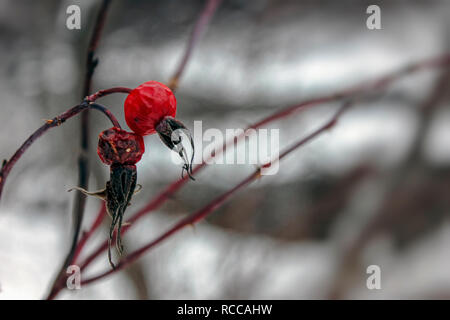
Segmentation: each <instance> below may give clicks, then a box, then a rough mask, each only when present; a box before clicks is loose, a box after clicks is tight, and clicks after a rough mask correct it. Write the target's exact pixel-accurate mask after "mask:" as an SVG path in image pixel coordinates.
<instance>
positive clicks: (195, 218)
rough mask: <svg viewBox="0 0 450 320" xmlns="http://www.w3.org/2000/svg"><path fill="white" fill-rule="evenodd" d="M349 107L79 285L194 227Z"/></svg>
mask: <svg viewBox="0 0 450 320" xmlns="http://www.w3.org/2000/svg"><path fill="white" fill-rule="evenodd" d="M350 105H351V102H349V103H346V104H344V105H343V106H342V107H341V108H340V109H339V110H338V112H336V114H335V115H334V116H333V117H332V118H331V119H330V120H329V121H328V122H327V123H326V124H324V125H323V126H321V127H320V128H318V129H316V130H315V131H314V132H312V133H311V134H309V135H308V136H306V137H305V138H303V139H301V140H299V141H297V142H296V143H294V144H293V145H291V146H290V147H288V148H287V149H285V150H284V151H283V152H282V153H281V154H280V156H279V157H278V159H274V160H272V161H269V162H267V163H265V164H263V165H262V166H260V167H258V168H257V169H256V170H255V171H254V172H253V173H252V174H250V175H249V176H248V177H247V178H245V179H244V180H242V181H241V182H240V183H238V184H237V185H236V186H235V187H233V188H232V189H230V190H228V191H227V192H225V193H223V194H222V195H220V196H219V197H217V198H216V199H214V200H213V201H211V202H210V203H209V204H207V205H206V206H205V207H203V208H202V209H200V210H198V211H197V212H194V213H193V214H191V215H189V216H187V217H185V218H183V219H181V220H180V221H179V222H178V223H177V224H175V225H174V226H173V227H172V228H170V229H169V230H167V231H166V232H165V233H163V234H162V235H160V236H159V237H158V238H156V239H155V240H153V241H151V242H149V243H148V244H146V245H144V246H143V247H141V248H139V249H137V250H135V251H134V252H132V253H130V254H129V255H127V257H125V258H124V259H123V260H122V261H121V262H120V263H119V264H118V265H117V266H116V268H115V269H111V270H108V271H106V272H103V273H101V274H99V275H97V276H94V277H92V278H88V279H86V280H83V281H81V284H82V285H83V284H88V283H91V282H93V281H96V280H99V279H102V278H104V277H106V276H108V275H110V274H113V273H115V272H117V271H119V270H121V269H123V268H125V267H127V266H128V265H130V264H131V263H133V262H134V261H136V260H137V259H139V258H140V257H141V256H142V255H143V254H145V253H146V252H147V251H148V250H149V249H151V248H153V247H154V246H156V245H157V244H159V243H161V242H162V241H163V240H165V239H167V238H168V237H170V236H171V235H173V234H174V233H176V232H178V231H180V230H181V229H183V228H184V227H186V226H189V225H194V224H195V223H197V222H199V221H201V220H203V219H204V218H206V217H207V216H208V215H209V214H211V213H212V212H214V211H215V210H216V209H217V208H219V207H220V206H221V205H222V204H223V203H224V202H225V201H226V200H228V199H229V198H230V197H231V196H232V195H234V194H235V193H236V192H237V191H239V190H240V189H243V188H244V187H246V186H247V185H249V184H250V183H251V182H253V181H255V180H256V179H258V178H261V177H262V175H261V169H262V168H268V167H270V166H271V165H272V164H273V163H274V162H275V161H280V160H282V159H283V158H285V157H286V156H287V155H289V154H290V153H291V152H293V151H295V150H296V149H298V148H299V147H300V146H302V145H304V144H306V143H307V142H309V141H311V140H312V139H313V138H315V137H316V136H318V135H319V134H321V133H323V132H325V131H327V130H329V129H331V128H332V127H334V126H335V125H336V123H337V120H338V119H339V117H340V116H341V115H342V114H343V113H344V112H345V110H347V109H348V108H349V107H350Z"/></svg>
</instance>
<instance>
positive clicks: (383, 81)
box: [49, 54, 450, 298]
mask: <svg viewBox="0 0 450 320" xmlns="http://www.w3.org/2000/svg"><path fill="white" fill-rule="evenodd" d="M449 65H450V54H445V55H442V56H439V57H436V58H432V59H428V60H424V61H421V62H418V63H415V64H412V65H410V66H409V67H406V68H404V69H400V70H397V71H395V72H393V73H390V74H388V75H386V76H383V77H380V78H378V79H376V80H374V81H371V82H367V83H362V84H360V85H357V86H355V87H352V88H350V89H347V90H343V91H340V92H337V93H335V94H332V95H328V96H324V97H320V98H316V99H311V100H307V101H304V102H302V103H300V104H297V105H294V106H292V107H289V108H286V109H283V110H281V111H278V112H275V113H274V114H272V115H271V116H269V117H267V118H265V119H263V120H261V121H259V122H257V123H255V124H253V125H251V126H250V127H248V128H247V129H252V128H253V129H256V128H258V127H261V126H263V125H266V124H268V123H270V122H273V121H275V120H279V119H282V118H285V117H287V116H288V115H291V114H293V113H295V112H297V111H299V110H302V109H305V108H307V107H312V106H316V105H319V104H323V103H328V102H334V101H339V100H341V99H344V98H350V97H352V96H355V95H360V94H365V93H368V92H370V91H375V90H381V89H384V88H386V87H388V86H389V85H390V84H391V83H392V82H394V81H396V80H398V79H400V78H402V77H404V76H407V75H409V74H412V73H414V72H418V71H421V70H425V69H432V68H438V67H448V66H449ZM332 121H333V120H332ZM328 125H329V124H328ZM243 136H244V135H241V136H239V137H237V139H236V140H237V141H238V140H240V139H242V137H243ZM234 143H236V142H235V140H234V139H233V140H231V141H227V142H225V143H224V149H223V150H224V151H225V150H226V148H227V147H230V146H231V145H233V144H234ZM218 154H219V153H217V154H215V155H214V156H212V158H213V157H215V156H217V155H218ZM210 158H211V157H210ZM205 165H206V162H205V161H203V162H202V163H201V164H200V165H198V166H196V167H195V168H194V170H193V173H194V174H195V173H197V172H198V171H200V170H201V169H202V168H204V167H205ZM186 181H187V177H185V178H182V179H179V180H177V181H175V182H173V183H172V184H170V185H169V186H168V187H167V188H165V189H164V190H163V191H162V192H161V193H160V194H159V195H157V196H156V197H155V198H154V199H153V200H152V201H150V202H149V203H148V204H147V205H146V206H145V207H143V208H142V209H141V210H139V211H138V212H137V213H136V214H135V215H134V216H133V217H132V218H131V219H130V220H129V221H130V222H131V223H133V222H135V221H137V220H138V219H139V218H141V217H142V216H144V215H145V214H146V213H148V212H150V211H152V210H155V209H156V208H158V207H159V206H160V205H161V204H162V203H164V201H165V200H167V199H168V198H169V197H170V196H172V194H174V193H175V192H176V191H178V190H179V189H180V188H181V187H182V186H183V185H184V184H185V183H186ZM129 227H130V226H125V227H124V228H123V229H122V234H123V233H125V232H126V231H127V230H128V229H129ZM172 233H173V232H172ZM172 233H170V234H167V233H166V235H165V236H164V238H163V239H160V238H158V239H160V240H159V241H162V240H164V239H165V238H166V237H168V236H170V235H171V234H172ZM158 239H156V240H155V242H156V241H158ZM156 244H157V243H154V244H153V245H156ZM107 247H108V244H107V242H104V243H103V244H102V245H100V246H99V247H98V248H97V249H96V250H95V251H94V252H93V253H92V254H90V255H89V256H88V257H87V258H86V259H85V260H84V261H83V262H82V263H81V265H80V268H81V269H82V270H84V269H85V268H86V267H87V266H88V265H89V264H90V263H91V262H92V261H93V260H94V259H95V258H96V257H97V256H99V255H100V254H101V253H102V252H104V251H105V250H106V249H107ZM129 257H130V255H129V256H128V258H129ZM88 280H89V282H92V281H94V280H95V279H94V278H91V279H88ZM62 283H63V282H61V283H60V284H59V285H58V286H57V287H54V290H53V291H54V294H53V295H52V296H50V297H49V298H54V297H55V296H56V295H57V293H58V292H59V291H60V290H62V289H63V284H62ZM55 285H56V284H55Z"/></svg>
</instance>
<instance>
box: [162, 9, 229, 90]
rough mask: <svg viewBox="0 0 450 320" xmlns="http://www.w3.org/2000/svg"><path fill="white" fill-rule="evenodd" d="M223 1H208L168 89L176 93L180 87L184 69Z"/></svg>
mask: <svg viewBox="0 0 450 320" xmlns="http://www.w3.org/2000/svg"><path fill="white" fill-rule="evenodd" d="M221 1H222V0H207V2H206V5H205V8H204V9H203V11H202V12H201V14H200V16H199V18H198V20H197V22H196V23H195V26H194V30H193V31H192V33H191V36H190V38H189V41H188V43H187V46H186V50H185V52H184V54H183V58H182V59H181V62H180V64H179V65H178V68H177V69H176V71H175V73H174V74H173V76H172V78H171V79H170V80H169V84H168V87H169V88H171V89H172V90H173V91H175V90H176V89H177V87H178V82H179V81H180V78H181V75H182V74H183V71H184V69H185V68H186V65H187V63H188V61H189V58H190V57H191V55H192V52H193V51H194V47H195V45H196V44H197V43H198V41H199V40H200V38H201V37H202V35H203V34H204V32H205V30H206V27H207V26H208V24H209V22H210V21H211V18H212V17H213V15H214V13H215V12H216V10H217V8H218V6H219V5H220V2H221Z"/></svg>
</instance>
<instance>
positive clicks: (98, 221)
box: [72, 202, 106, 263]
mask: <svg viewBox="0 0 450 320" xmlns="http://www.w3.org/2000/svg"><path fill="white" fill-rule="evenodd" d="M105 216H106V206H105V203H104V202H102V206H101V207H100V210H99V212H98V214H97V217H96V218H95V220H94V222H93V223H92V226H91V227H90V228H89V230H88V231H86V232H84V233H83V234H82V236H81V238H80V241H79V242H78V245H77V248H76V250H75V253H74V255H73V258H72V263H76V261H77V260H78V257H79V256H80V253H81V251H83V248H84V246H85V245H86V243H87V241H88V240H89V238H90V237H91V236H92V234H93V233H94V232H95V230H97V229H98V228H99V227H100V225H101V224H102V221H103V219H104V218H105Z"/></svg>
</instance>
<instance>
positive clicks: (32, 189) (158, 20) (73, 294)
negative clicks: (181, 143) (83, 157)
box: [0, 0, 450, 299]
mask: <svg viewBox="0 0 450 320" xmlns="http://www.w3.org/2000/svg"><path fill="white" fill-rule="evenodd" d="M72 4H76V5H79V6H80V8H81V30H68V29H67V28H66V19H67V16H68V15H67V14H66V9H67V7H68V6H69V5H72ZM204 4H205V1H200V0H198V1H197V0H195V1H194V0H191V1H182V0H169V1H156V0H154V1H143V0H141V1H136V0H135V1H130V0H129V1H113V2H112V5H111V7H110V11H109V14H108V18H107V22H106V25H105V30H104V36H103V37H102V39H101V41H100V45H99V49H98V51H97V57H98V58H99V60H100V63H99V65H98V68H97V70H96V73H95V75H94V82H93V90H94V91H96V90H99V89H104V88H109V87H114V86H126V87H131V88H134V87H136V86H138V85H139V84H141V83H143V82H145V81H148V80H157V81H161V82H165V83H166V82H167V81H168V80H169V78H170V76H171V75H172V74H173V72H174V71H175V69H176V67H177V64H178V62H179V61H180V59H181V57H182V54H183V52H184V49H185V46H186V43H187V40H188V38H189V35H190V32H191V31H192V28H193V25H194V23H195V21H196V19H197V17H198V15H199V13H200V12H201V10H202V8H203V6H204ZM371 4H377V5H379V6H380V8H381V26H382V29H381V30H369V29H368V28H367V27H366V19H367V18H368V17H369V15H368V14H367V13H366V8H367V7H368V6H369V5H371ZM98 5H99V1H75V0H70V1H13V0H2V1H0V43H1V47H2V50H0V61H1V63H0V94H1V98H2V99H1V101H2V102H1V108H0V159H4V158H5V159H7V158H10V156H11V155H12V154H13V153H14V151H15V150H16V149H17V147H18V146H19V145H20V144H21V143H22V142H23V141H24V140H25V139H26V138H27V137H28V136H29V135H30V134H31V133H32V132H33V131H34V130H35V129H36V128H38V127H39V126H40V125H41V124H42V123H43V119H48V118H52V117H54V116H56V115H57V114H59V113H61V112H63V111H64V110H66V109H68V108H69V107H71V106H73V105H75V104H77V103H79V102H80V96H81V90H82V89H81V84H82V79H83V76H84V70H85V67H84V64H85V51H86V47H87V43H88V39H89V36H90V32H91V28H92V23H93V18H94V16H95V14H96V11H97V9H98ZM449 14H450V2H449V1H444V0H442V1H418V0H417V1H405V0H403V1H402V0H398V1H362V0H361V1H333V0H320V1H317V0H278V1H275V0H252V1H248V0H247V1H246V0H224V1H223V3H222V4H221V6H220V7H219V9H218V11H217V12H216V14H215V16H214V17H213V19H212V21H211V24H210V25H209V28H208V30H207V32H206V33H205V35H204V37H203V38H202V40H201V41H200V43H199V44H198V46H197V47H196V48H195V51H194V53H193V56H192V57H191V60H190V61H189V64H188V66H187V69H186V70H185V73H184V74H183V77H182V79H181V82H180V86H179V89H178V91H177V92H176V97H177V101H178V114H177V117H178V119H180V120H182V121H183V122H184V123H185V124H186V125H187V126H188V127H190V128H192V127H193V123H194V121H195V120H202V121H203V130H205V129H207V128H219V129H221V130H225V129H226V128H233V129H237V128H245V127H246V126H247V125H248V124H250V123H253V122H256V121H258V120H261V119H263V118H264V117H265V116H267V115H269V114H271V113H273V112H275V111H277V110H281V109H282V108H283V107H288V106H290V105H293V104H296V103H298V102H300V101H303V100H305V99H308V98H312V97H318V96H321V95H327V94H329V93H333V92H336V91H338V90H340V89H344V88H347V87H349V86H352V85H356V84H358V83H360V82H361V81H365V80H370V79H373V78H375V77H377V76H381V75H384V74H386V73H388V72H391V71H394V70H397V69H398V68H401V67H403V66H405V65H407V64H409V63H412V62H416V61H419V60H421V59H426V58H430V57H433V56H437V55H440V54H442V53H444V52H448V51H450V43H449V31H450V19H449ZM449 88H450V74H449V70H448V69H447V70H430V71H425V72H421V73H417V74H414V75H411V76H408V77H407V78H404V79H402V80H401V81H398V82H396V83H395V84H394V85H392V86H390V87H389V88H388V89H387V90H383V91H382V92H379V93H378V95H377V96H376V98H375V99H370V100H364V101H361V102H358V103H357V104H355V105H354V106H353V108H352V109H350V110H349V111H348V112H347V113H345V114H344V115H343V117H342V118H341V120H340V121H339V123H338V125H337V126H336V127H334V128H333V129H332V130H331V131H329V132H326V133H325V134H323V135H321V136H320V137H318V138H317V139H315V140H313V141H312V142H311V143H309V144H307V145H305V146H304V147H302V148H300V149H298V150H297V151H295V152H294V153H292V154H291V155H290V156H289V157H287V158H286V159H285V160H283V161H282V162H281V164H280V170H279V172H278V174H276V175H273V176H266V177H264V178H262V179H260V180H258V181H256V182H255V183H253V184H252V185H250V186H249V187H247V188H246V189H244V190H242V191H240V192H239V193H238V194H237V195H236V196H235V197H233V198H232V199H230V200H229V201H228V202H227V203H226V204H225V205H223V206H222V207H221V208H220V209H218V210H217V211H216V212H214V213H213V214H212V215H210V216H209V217H208V218H207V219H206V221H202V222H200V223H199V224H198V225H197V226H196V227H195V228H186V229H184V230H183V231H181V232H180V233H178V234H176V235H174V236H172V237H171V238H169V239H168V240H167V241H165V242H163V243H162V244H161V245H159V246H158V247H156V248H155V249H153V250H151V251H150V252H149V253H148V254H146V255H145V256H144V257H143V258H142V259H140V260H139V261H138V262H137V263H135V264H134V265H133V266H131V267H130V268H128V269H126V270H124V271H122V272H119V273H116V274H114V275H113V276H111V277H108V278H105V279H103V280H102V281H99V282H96V283H93V284H92V285H88V286H84V287H83V288H82V290H77V291H67V290H66V291H64V292H62V294H61V295H59V296H58V297H59V298H62V299H329V298H342V299H399V298H406V299H409V298H425V299H427V298H450V273H449V271H448V270H450V250H449V249H448V246H449V244H450V224H449V219H448V217H449V213H450V196H449V195H450V148H449V147H448V143H449V139H450V126H449V124H450V108H449V107H450V95H449V93H448V92H449ZM124 99H125V95H122V94H118V95H114V96H111V97H107V98H104V99H102V101H101V103H102V104H104V105H106V106H108V107H109V108H110V109H111V110H112V111H113V113H114V114H116V116H117V117H118V118H119V120H120V121H121V123H122V125H123V126H125V121H124V117H123V111H122V108H123V101H124ZM337 107H339V104H338V103H335V104H324V105H320V106H317V107H314V108H311V109H308V110H306V111H304V112H301V113H297V114H296V115H294V116H289V117H288V118H286V119H282V120H279V121H276V122H273V123H271V124H270V125H269V126H268V127H267V128H269V129H280V146H281V147H284V146H287V145H289V144H290V143H292V142H293V141H296V140H298V139H300V138H301V137H303V136H306V135H307V134H308V133H310V132H312V131H313V130H314V129H316V128H317V127H319V126H320V125H322V124H324V123H325V122H326V121H327V120H328V119H329V118H330V117H331V116H332V115H333V114H334V112H335V110H336V108H337ZM91 114H92V115H91V124H92V130H91V140H90V141H91V152H90V158H91V160H90V163H91V168H92V172H91V178H90V188H89V189H91V190H96V189H99V188H102V187H104V185H105V182H106V181H107V180H108V178H109V177H108V175H109V169H108V167H107V166H105V165H103V164H102V163H101V162H100V161H99V160H98V157H97V155H96V152H95V147H96V142H97V135H98V133H99V132H100V131H102V130H104V129H106V128H108V127H110V123H108V121H107V119H106V118H104V117H103V116H102V115H101V114H99V113H97V112H92V113H91ZM200 142H201V141H196V144H198V143H200ZM145 143H146V153H145V155H144V158H143V160H142V161H141V162H140V163H139V166H138V182H139V183H140V184H142V185H143V190H142V191H141V192H140V193H139V194H138V195H136V196H135V197H134V198H133V204H132V206H131V207H130V208H129V209H128V210H127V213H126V217H127V216H128V217H129V216H131V214H132V213H134V212H135V211H136V210H137V209H139V208H140V207H141V206H142V205H144V204H145V203H146V202H148V201H149V200H150V199H152V198H153V197H154V196H156V195H157V194H158V192H159V191H161V190H162V189H163V188H164V187H165V186H167V185H168V184H169V183H170V182H171V181H173V180H175V179H177V178H179V176H180V172H181V168H180V166H179V165H175V164H174V163H172V161H171V160H170V159H171V155H170V151H169V150H168V149H167V148H166V147H165V146H163V144H162V143H160V141H159V139H158V137H157V136H148V137H146V138H145ZM79 150H80V147H79V118H75V119H73V120H70V121H68V122H67V123H65V124H64V125H63V126H62V127H59V128H56V129H53V130H51V131H50V132H49V133H48V134H46V135H45V136H44V137H42V138H41V139H40V140H38V141H37V142H36V143H35V144H34V145H33V146H32V147H31V148H30V149H29V150H28V151H27V153H26V154H25V155H24V156H23V157H22V158H21V159H20V161H19V162H18V163H17V165H16V166H15V168H14V169H13V170H12V172H11V174H10V176H9V178H8V181H7V183H6V186H5V189H4V193H3V196H2V200H1V203H0V299H14V298H24V299H40V298H43V297H44V296H45V294H46V293H47V292H48V289H49V285H50V283H51V281H52V280H53V279H54V276H55V273H56V272H57V270H58V268H60V266H61V264H62V261H63V259H64V257H65V255H66V252H67V250H68V248H69V246H70V241H71V231H72V223H73V221H72V214H71V212H72V211H71V210H72V206H73V196H74V195H73V194H70V193H67V192H66V190H68V189H69V188H71V187H73V186H75V185H76V184H77V155H78V152H79ZM254 169H255V167H254V166H253V165H210V166H208V167H207V168H206V169H205V170H203V171H201V173H200V174H199V175H198V176H197V181H195V182H189V183H188V184H187V185H186V186H185V187H184V188H183V189H181V190H180V191H179V192H177V193H176V195H175V196H174V197H173V198H171V199H170V200H169V201H167V202H166V203H165V204H164V205H163V206H162V207H161V208H160V209H158V210H156V211H155V212H152V213H151V214H149V215H147V216H146V217H145V218H144V219H142V220H141V221H139V222H138V223H137V224H136V225H135V226H134V227H133V228H132V229H131V230H130V232H128V233H127V234H126V235H125V236H124V245H125V252H131V251H132V250H133V249H134V248H138V247H140V246H142V245H143V244H145V243H147V242H149V241H150V240H152V239H154V238H155V237H157V236H158V235H159V234H160V233H162V232H163V231H165V230H166V229H168V228H169V227H170V226H172V225H173V224H174V223H175V222H176V221H178V220H179V219H180V218H182V217H183V216H185V215H187V214H189V213H192V212H194V211H195V210H198V209H200V208H201V207H202V206H204V205H206V204H207V203H209V201H211V200H212V199H214V197H216V196H217V195H218V194H221V193H223V192H225V191H227V190H229V189H230V188H231V187H233V186H234V185H236V184H237V183H238V182H240V181H241V180H242V179H243V178H245V177H246V176H247V175H248V174H250V173H251V172H253V170H254ZM99 206H100V202H99V201H98V200H95V199H89V200H88V205H87V208H86V213H85V220H84V224H83V226H84V227H83V228H84V229H86V228H87V227H88V226H89V225H90V224H91V222H92V220H93V219H94V218H95V215H96V212H97V210H98V208H99ZM109 223H110V221H109V220H108V219H107V220H105V221H104V225H103V226H102V228H101V229H100V232H98V233H97V234H96V235H95V237H94V238H93V239H92V241H91V242H90V243H89V244H88V246H87V248H86V249H87V251H88V252H89V251H90V250H92V248H95V247H96V245H98V243H100V242H101V241H104V240H105V239H106V238H107V235H108V228H109ZM369 265H378V266H379V267H380V268H381V289H380V290H369V289H368V288H367V287H366V280H367V278H368V276H369V275H368V274H367V273H366V269H367V267H368V266H369ZM108 268H109V264H108V260H107V256H106V254H103V255H101V256H100V257H99V258H98V259H97V260H96V262H95V264H94V265H93V267H92V268H90V269H89V270H86V272H88V274H83V275H82V276H83V277H88V276H90V275H94V274H97V273H98V272H99V271H101V270H105V269H108Z"/></svg>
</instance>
